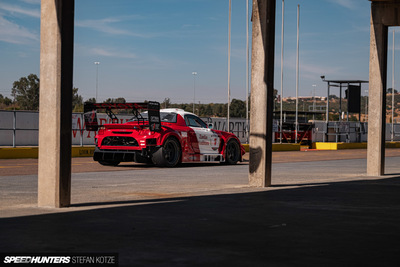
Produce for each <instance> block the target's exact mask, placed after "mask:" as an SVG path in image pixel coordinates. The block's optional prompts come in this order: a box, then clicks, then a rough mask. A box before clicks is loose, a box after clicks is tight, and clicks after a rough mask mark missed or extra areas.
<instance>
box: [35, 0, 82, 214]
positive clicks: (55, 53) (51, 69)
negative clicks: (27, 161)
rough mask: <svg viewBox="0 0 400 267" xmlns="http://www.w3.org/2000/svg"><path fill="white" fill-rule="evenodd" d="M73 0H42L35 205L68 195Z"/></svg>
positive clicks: (56, 202) (65, 200)
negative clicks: (36, 194)
mask: <svg viewBox="0 0 400 267" xmlns="http://www.w3.org/2000/svg"><path fill="white" fill-rule="evenodd" d="M74 5H75V1H74V0H42V2H41V25H40V32H41V33H40V105H39V174H38V205H39V206H40V207H66V206H69V205H70V202H71V201H70V199H71V132H72V131H71V130H72V129H71V128H72V119H71V117H72V116H71V114H72V86H73V85H72V74H73V40H74Z"/></svg>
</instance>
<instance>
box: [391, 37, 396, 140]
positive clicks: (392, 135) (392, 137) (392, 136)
mask: <svg viewBox="0 0 400 267" xmlns="http://www.w3.org/2000/svg"><path fill="white" fill-rule="evenodd" d="M394 46H395V44H394V29H393V46H392V52H393V53H392V134H391V138H390V140H391V141H392V142H393V139H394V48H395V47H394Z"/></svg>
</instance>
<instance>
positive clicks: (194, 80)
mask: <svg viewBox="0 0 400 267" xmlns="http://www.w3.org/2000/svg"><path fill="white" fill-rule="evenodd" d="M192 74H193V113H194V105H195V103H196V75H197V72H195V71H193V72H192Z"/></svg>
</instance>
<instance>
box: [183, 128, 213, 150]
mask: <svg viewBox="0 0 400 267" xmlns="http://www.w3.org/2000/svg"><path fill="white" fill-rule="evenodd" d="M190 128H191V129H192V130H193V131H194V136H195V137H196V139H197V140H196V141H197V144H198V150H199V152H198V153H200V154H215V153H218V148H219V144H220V139H219V136H218V134H216V133H214V132H213V131H212V130H211V129H208V128H201V127H190ZM193 141H194V140H193ZM193 141H192V145H194V144H195V143H196V142H193Z"/></svg>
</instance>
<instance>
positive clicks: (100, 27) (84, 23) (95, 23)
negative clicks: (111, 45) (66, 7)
mask: <svg viewBox="0 0 400 267" xmlns="http://www.w3.org/2000/svg"><path fill="white" fill-rule="evenodd" d="M137 18H141V17H140V16H136V15H132V16H121V17H114V18H104V19H97V20H80V21H76V22H75V26H77V27H82V28H89V29H93V30H96V31H99V32H104V33H108V34H112V35H127V36H134V37H141V38H151V37H155V36H156V35H155V34H142V33H136V32H133V31H129V30H124V29H120V28H118V27H115V26H113V25H111V24H113V23H118V22H122V21H124V20H129V19H137Z"/></svg>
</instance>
